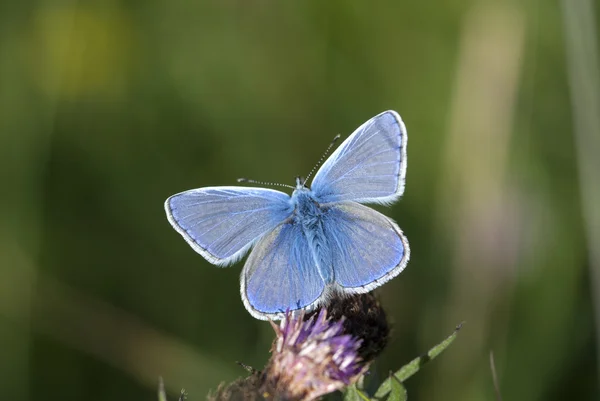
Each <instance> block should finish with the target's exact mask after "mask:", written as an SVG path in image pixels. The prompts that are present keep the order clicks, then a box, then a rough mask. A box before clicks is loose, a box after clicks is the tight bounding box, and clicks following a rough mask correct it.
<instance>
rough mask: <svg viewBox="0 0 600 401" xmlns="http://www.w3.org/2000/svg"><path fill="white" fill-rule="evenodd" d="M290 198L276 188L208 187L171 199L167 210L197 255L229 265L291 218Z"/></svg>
mask: <svg viewBox="0 0 600 401" xmlns="http://www.w3.org/2000/svg"><path fill="white" fill-rule="evenodd" d="M289 199H290V198H289V195H287V194H285V193H283V192H279V191H275V190H272V189H263V188H245V187H207V188H200V189H194V190H191V191H186V192H182V193H179V194H176V195H173V196H171V197H170V198H169V199H167V201H166V202H165V210H166V212H167V217H168V218H169V221H170V222H171V224H172V225H173V227H174V228H175V230H177V231H178V232H179V233H180V234H181V235H182V236H183V237H184V238H185V240H186V241H187V242H188V243H189V244H190V245H191V246H192V248H194V250H196V252H198V253H200V254H201V255H202V256H204V257H205V258H206V259H207V260H208V261H209V262H211V263H214V264H217V265H226V264H229V263H233V262H235V261H236V260H237V259H239V258H241V257H242V256H244V254H245V253H246V251H247V250H248V248H249V247H250V246H251V245H252V244H253V243H254V242H255V241H256V240H258V239H259V238H260V237H261V236H263V235H264V234H266V233H267V232H270V231H271V230H273V228H275V227H276V226H277V225H278V224H280V223H281V222H282V221H284V220H285V219H286V218H288V217H289V216H290V214H291V213H292V206H291V205H290V202H289Z"/></svg>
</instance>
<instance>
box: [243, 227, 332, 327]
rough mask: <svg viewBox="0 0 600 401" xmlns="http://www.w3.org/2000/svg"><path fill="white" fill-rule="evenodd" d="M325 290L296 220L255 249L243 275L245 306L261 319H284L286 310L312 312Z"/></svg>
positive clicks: (260, 242) (265, 239)
mask: <svg viewBox="0 0 600 401" xmlns="http://www.w3.org/2000/svg"><path fill="white" fill-rule="evenodd" d="M324 290H325V282H324V281H323V279H322V278H321V276H320V275H319V272H318V270H317V267H316V264H315V261H314V259H313V256H312V253H311V250H310V248H309V245H308V240H307V239H306V236H305V235H304V232H303V231H302V227H301V225H300V224H296V223H295V222H294V220H293V218H290V219H289V220H287V221H286V222H284V223H282V224H280V225H279V226H277V227H276V228H275V229H274V230H273V231H271V232H270V233H269V234H267V235H265V236H264V237H263V238H262V239H261V240H260V241H259V242H258V243H257V244H256V245H255V246H254V249H252V253H250V256H248V260H247V261H246V264H245V265H244V270H243V271H242V275H241V290H240V291H241V294H242V300H243V301H244V305H245V306H246V309H248V312H250V314H251V315H252V316H254V317H255V318H257V319H262V320H266V319H275V320H278V319H281V318H282V317H283V315H284V313H285V312H286V311H287V310H291V311H294V310H298V309H304V310H307V311H309V310H313V309H314V308H316V307H317V306H318V305H319V302H320V299H321V296H322V295H323V293H324Z"/></svg>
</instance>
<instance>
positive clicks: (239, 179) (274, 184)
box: [237, 178, 296, 189]
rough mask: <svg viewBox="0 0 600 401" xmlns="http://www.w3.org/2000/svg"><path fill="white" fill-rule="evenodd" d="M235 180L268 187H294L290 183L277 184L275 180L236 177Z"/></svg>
mask: <svg viewBox="0 0 600 401" xmlns="http://www.w3.org/2000/svg"><path fill="white" fill-rule="evenodd" d="M237 182H245V183H248V184H258V185H264V186H269V187H286V188H292V189H296V187H293V186H291V185H286V184H279V183H277V182H264V181H256V180H251V179H249V178H238V179H237Z"/></svg>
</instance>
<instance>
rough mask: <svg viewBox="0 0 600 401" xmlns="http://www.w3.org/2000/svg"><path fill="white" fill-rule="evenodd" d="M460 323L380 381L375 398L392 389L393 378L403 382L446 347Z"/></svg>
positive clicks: (452, 339)
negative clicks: (445, 336) (431, 345)
mask: <svg viewBox="0 0 600 401" xmlns="http://www.w3.org/2000/svg"><path fill="white" fill-rule="evenodd" d="M462 325H463V324H462V323H461V324H459V325H458V326H456V329H454V332H453V333H452V334H451V335H450V336H449V337H448V338H446V339H445V340H444V341H442V342H441V343H439V344H438V345H436V346H435V347H433V348H431V349H430V350H429V351H428V352H427V353H426V354H425V355H422V356H420V357H418V358H415V359H413V360H412V361H410V362H409V363H408V364H406V365H404V366H403V367H401V368H400V370H398V371H397V372H396V373H394V375H393V376H394V377H389V378H388V379H386V380H385V381H384V382H383V383H381V386H379V389H377V392H376V393H375V398H377V399H382V398H383V397H385V396H386V395H387V394H388V393H389V392H390V391H392V381H393V379H394V378H395V379H396V381H399V382H400V384H401V383H403V382H404V381H405V380H406V379H408V378H409V377H411V376H412V375H414V374H415V373H417V372H418V371H419V370H420V369H421V367H422V366H423V365H425V364H426V363H427V362H429V361H431V360H432V359H433V358H435V357H436V356H438V355H439V354H441V353H442V352H443V351H444V350H445V349H446V348H448V346H449V345H450V344H452V342H453V341H454V339H455V338H456V336H457V335H458V331H459V330H460V329H461V327H462Z"/></svg>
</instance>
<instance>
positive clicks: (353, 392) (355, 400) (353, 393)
mask: <svg viewBox="0 0 600 401" xmlns="http://www.w3.org/2000/svg"><path fill="white" fill-rule="evenodd" d="M344 401H371V400H370V399H369V397H368V396H367V395H366V394H365V393H364V392H363V391H362V390H360V389H359V388H358V387H357V386H356V383H355V384H352V385H351V386H348V387H346V391H345V392H344Z"/></svg>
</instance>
